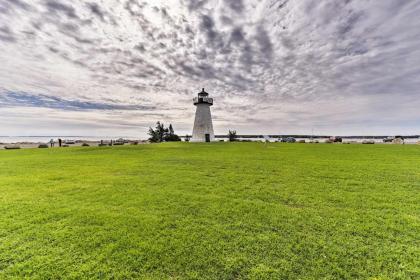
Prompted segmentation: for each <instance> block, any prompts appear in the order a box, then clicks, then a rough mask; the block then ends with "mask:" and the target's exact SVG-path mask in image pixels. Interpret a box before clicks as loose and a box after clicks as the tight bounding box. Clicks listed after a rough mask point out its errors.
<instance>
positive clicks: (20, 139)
mask: <svg viewBox="0 0 420 280" xmlns="http://www.w3.org/2000/svg"><path fill="white" fill-rule="evenodd" d="M58 138H61V139H62V140H84V141H97V142H99V141H101V140H104V141H110V140H116V139H119V138H123V139H127V140H146V139H147V138H146V137H138V138H136V137H127V136H0V143H6V144H8V143H48V142H49V141H50V139H54V141H58ZM327 139H328V138H320V139H314V140H318V141H319V142H320V143H323V142H325V141H326V140H327ZM219 140H224V141H229V139H228V138H217V139H216V141H219ZM238 140H248V141H249V140H250V141H263V140H264V139H263V138H239V139H238ZM277 140H278V139H277V138H269V141H270V142H276V141H277ZM296 140H297V141H299V140H305V141H306V142H309V141H310V139H307V138H306V139H304V138H296ZM363 140H373V141H375V143H383V141H382V139H369V138H346V139H343V141H345V142H348V141H355V142H357V143H361V142H363ZM418 141H420V139H419V138H409V139H405V143H406V144H416V143H417V142H418Z"/></svg>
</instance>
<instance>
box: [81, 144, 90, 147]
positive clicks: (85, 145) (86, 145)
mask: <svg viewBox="0 0 420 280" xmlns="http://www.w3.org/2000/svg"><path fill="white" fill-rule="evenodd" d="M89 146H90V145H89V144H88V143H83V144H82V147H89Z"/></svg>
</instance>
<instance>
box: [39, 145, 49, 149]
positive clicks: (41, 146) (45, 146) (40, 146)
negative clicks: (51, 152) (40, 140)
mask: <svg viewBox="0 0 420 280" xmlns="http://www.w3.org/2000/svg"><path fill="white" fill-rule="evenodd" d="M38 148H41V149H45V148H48V145H47V144H39V145H38Z"/></svg>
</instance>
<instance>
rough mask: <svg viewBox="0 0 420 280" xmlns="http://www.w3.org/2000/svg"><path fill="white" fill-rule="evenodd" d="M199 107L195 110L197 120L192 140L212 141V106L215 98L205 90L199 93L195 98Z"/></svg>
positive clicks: (195, 103)
mask: <svg viewBox="0 0 420 280" xmlns="http://www.w3.org/2000/svg"><path fill="white" fill-rule="evenodd" d="M193 101H194V105H195V106H196V107H197V109H196V111H195V121H194V128H193V136H192V139H191V142H211V141H214V131H213V122H212V120H211V112H210V106H212V105H213V98H210V97H209V94H208V93H207V92H205V91H204V88H203V90H202V91H201V92H199V93H198V96H197V97H195V98H194V99H193Z"/></svg>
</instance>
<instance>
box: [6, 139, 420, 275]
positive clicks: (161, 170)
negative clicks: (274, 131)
mask: <svg viewBox="0 0 420 280" xmlns="http://www.w3.org/2000/svg"><path fill="white" fill-rule="evenodd" d="M23 277H27V278H30V279H60V278H63V279H68V278H70V279H83V278H95V279H96V278H99V279H110V278H114V279H130V278H142V279H420V147H419V146H416V145H328V144H274V143H273V144H269V145H267V146H265V145H264V144H262V143H215V144H187V143H177V144H157V145H139V146H123V147H104V148H102V147H101V148H97V147H84V148H62V149H27V150H15V151H6V150H4V151H0V279H7V278H17V279H18V278H19V279H20V278H23Z"/></svg>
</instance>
